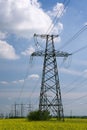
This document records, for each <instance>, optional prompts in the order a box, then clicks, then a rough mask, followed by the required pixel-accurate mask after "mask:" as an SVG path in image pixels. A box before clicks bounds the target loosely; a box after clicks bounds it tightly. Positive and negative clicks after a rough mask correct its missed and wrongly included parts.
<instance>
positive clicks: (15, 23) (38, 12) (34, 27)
mask: <svg viewBox="0 0 87 130" xmlns="http://www.w3.org/2000/svg"><path fill="white" fill-rule="evenodd" d="M0 18H1V19H0V30H1V31H6V32H9V33H14V34H16V35H19V36H21V37H25V38H29V37H30V36H32V35H33V34H34V33H38V32H39V33H45V32H46V30H47V29H48V25H49V24H50V23H51V22H52V21H51V18H50V17H49V16H48V15H47V13H45V12H44V11H43V10H42V9H41V7H40V3H39V2H38V1H37V0H22V1H21V0H7V1H6V0H3V1H2V0H0Z"/></svg>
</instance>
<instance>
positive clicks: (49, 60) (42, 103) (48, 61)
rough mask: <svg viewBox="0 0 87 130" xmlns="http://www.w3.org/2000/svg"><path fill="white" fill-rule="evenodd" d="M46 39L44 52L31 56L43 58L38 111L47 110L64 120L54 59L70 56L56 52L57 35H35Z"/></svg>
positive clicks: (34, 53)
mask: <svg viewBox="0 0 87 130" xmlns="http://www.w3.org/2000/svg"><path fill="white" fill-rule="evenodd" d="M35 36H39V37H41V38H45V39H46V48H45V51H37V52H33V53H32V56H44V63H43V72H42V82H41V90H40V100H39V110H40V111H44V110H48V111H50V113H51V114H52V115H53V116H56V117H57V118H58V119H61V120H63V119H64V112H63V105H62V99H61V90H60V83H59V76H58V68H57V61H56V57H68V56H69V55H71V54H68V53H66V52H60V51H56V50H55V47H54V38H56V37H58V35H36V34H35Z"/></svg>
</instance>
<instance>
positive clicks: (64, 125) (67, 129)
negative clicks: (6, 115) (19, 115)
mask: <svg viewBox="0 0 87 130" xmlns="http://www.w3.org/2000/svg"><path fill="white" fill-rule="evenodd" d="M0 130H87V119H65V121H64V122H61V121H57V120H51V121H27V119H0Z"/></svg>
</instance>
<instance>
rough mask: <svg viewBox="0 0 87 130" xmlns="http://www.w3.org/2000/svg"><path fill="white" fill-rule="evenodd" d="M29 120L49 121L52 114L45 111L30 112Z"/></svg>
mask: <svg viewBox="0 0 87 130" xmlns="http://www.w3.org/2000/svg"><path fill="white" fill-rule="evenodd" d="M27 118H28V120H34V121H37V120H49V119H50V118H51V116H50V112H49V111H47V110H44V111H40V110H36V111H32V112H30V113H29V114H28V116H27Z"/></svg>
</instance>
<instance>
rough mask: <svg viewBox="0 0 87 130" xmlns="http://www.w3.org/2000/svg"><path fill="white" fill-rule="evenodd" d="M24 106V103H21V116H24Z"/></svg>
mask: <svg viewBox="0 0 87 130" xmlns="http://www.w3.org/2000/svg"><path fill="white" fill-rule="evenodd" d="M23 107H24V105H23V103H21V117H23Z"/></svg>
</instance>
